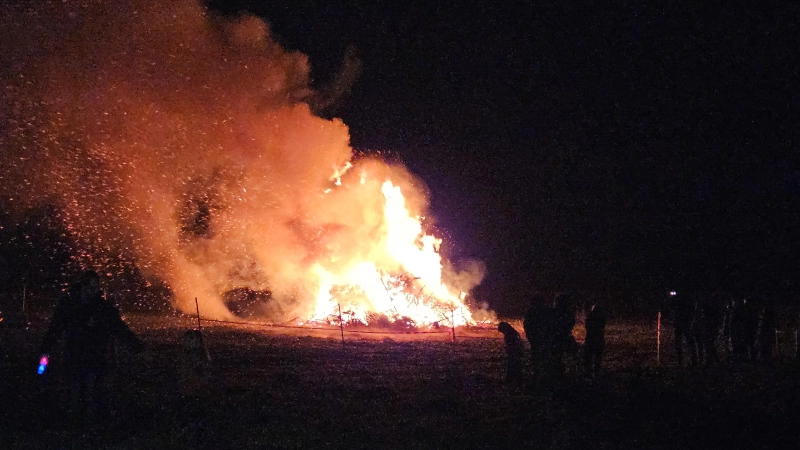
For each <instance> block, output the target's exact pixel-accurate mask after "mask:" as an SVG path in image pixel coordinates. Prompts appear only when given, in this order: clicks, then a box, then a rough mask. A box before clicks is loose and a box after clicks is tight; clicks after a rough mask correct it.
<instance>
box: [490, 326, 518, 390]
mask: <svg viewBox="0 0 800 450" xmlns="http://www.w3.org/2000/svg"><path fill="white" fill-rule="evenodd" d="M497 331H499V332H501V333H503V341H505V344H506V380H507V381H513V382H517V381H520V380H521V379H522V355H523V353H524V351H525V350H524V347H525V346H524V344H523V343H522V338H521V337H520V335H519V332H517V330H515V329H514V327H512V326H511V324H510V323H508V322H500V323H499V324H498V325H497Z"/></svg>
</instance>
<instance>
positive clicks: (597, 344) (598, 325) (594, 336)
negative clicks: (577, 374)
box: [583, 303, 606, 377]
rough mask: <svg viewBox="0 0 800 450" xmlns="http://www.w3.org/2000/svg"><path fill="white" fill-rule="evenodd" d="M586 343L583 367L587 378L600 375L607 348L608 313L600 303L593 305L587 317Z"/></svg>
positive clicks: (584, 345)
mask: <svg viewBox="0 0 800 450" xmlns="http://www.w3.org/2000/svg"><path fill="white" fill-rule="evenodd" d="M585 326H586V341H585V342H584V344H583V366H584V369H585V371H586V376H589V377H594V376H596V375H597V374H598V373H600V365H601V363H602V361H603V352H604V351H605V348H606V311H605V308H603V306H602V305H601V304H599V303H596V304H594V305H592V309H591V310H590V311H589V313H588V314H587V315H586V324H585Z"/></svg>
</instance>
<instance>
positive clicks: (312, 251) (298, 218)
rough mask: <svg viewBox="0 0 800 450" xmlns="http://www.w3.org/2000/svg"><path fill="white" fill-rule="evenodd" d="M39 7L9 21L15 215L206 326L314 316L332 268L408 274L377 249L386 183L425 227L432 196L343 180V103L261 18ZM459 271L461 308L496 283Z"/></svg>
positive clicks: (22, 9) (8, 162)
mask: <svg viewBox="0 0 800 450" xmlns="http://www.w3.org/2000/svg"><path fill="white" fill-rule="evenodd" d="M32 5H34V6H20V5H5V6H2V7H0V8H2V19H1V21H0V27H1V30H2V31H0V33H2V40H1V41H0V42H2V44H1V45H2V48H0V50H2V52H0V53H1V54H0V71H2V72H0V79H1V80H2V89H3V98H2V104H1V105H0V146H2V151H3V154H2V159H0V177H2V180H0V189H1V190H2V191H0V197H2V200H1V201H2V205H3V207H5V208H24V207H28V206H30V205H33V204H39V203H44V202H49V203H53V204H55V205H57V206H58V208H59V211H60V215H61V219H62V220H63V222H64V225H65V227H66V228H67V229H68V230H70V232H71V233H72V234H73V236H74V238H75V240H76V241H77V243H78V247H77V248H76V249H75V252H76V256H77V257H79V258H81V260H82V261H83V262H84V263H85V264H87V265H93V266H102V265H103V264H106V263H108V261H127V262H130V263H133V264H136V266H137V267H138V268H139V270H140V271H141V272H142V273H143V274H144V276H145V277H147V278H149V279H151V280H160V281H163V282H165V283H166V284H167V285H168V286H169V288H170V290H171V291H172V293H173V302H174V304H175V306H176V307H177V308H179V309H181V310H184V311H193V310H194V298H195V297H197V298H198V299H199V300H200V305H201V310H202V311H203V315H204V316H207V317H214V318H227V317H230V316H231V314H230V312H229V311H228V309H227V307H226V306H225V303H224V302H223V295H224V294H225V293H226V292H228V291H231V290H233V289H240V288H249V289H252V290H255V291H262V290H269V291H271V292H272V295H273V302H272V303H273V304H274V305H275V306H274V308H275V309H276V311H279V312H280V313H281V314H282V315H283V316H284V317H289V316H292V315H298V316H304V317H308V316H310V315H312V314H313V312H314V310H315V301H316V298H317V296H318V294H319V293H318V291H319V289H320V287H321V285H322V283H323V281H322V280H321V279H320V275H319V270H318V269H319V268H320V267H324V268H325V270H326V271H328V272H336V271H337V270H338V269H342V270H344V268H345V267H344V266H347V265H348V264H352V261H355V260H360V259H367V260H375V261H377V264H378V265H379V267H380V270H381V271H401V272H402V271H403V267H400V265H398V264H397V263H396V262H392V261H391V258H388V257H387V255H385V254H383V253H382V251H381V250H380V249H379V248H377V247H376V245H377V244H378V243H379V242H378V241H380V240H381V233H384V232H385V229H386V218H385V217H384V212H385V211H384V207H385V204H386V198H385V196H384V193H383V192H382V190H381V186H382V185H383V183H384V182H385V181H387V180H391V183H392V185H393V186H397V187H399V188H400V189H401V190H402V194H403V196H404V198H405V204H406V208H408V211H409V214H411V215H412V216H415V217H416V216H421V215H424V213H425V209H426V207H427V200H426V195H425V192H424V189H422V188H421V183H420V182H419V180H416V179H415V178H414V177H413V176H412V175H411V174H409V173H408V172H407V171H406V170H405V169H404V168H402V167H400V166H398V165H391V166H390V165H388V164H386V163H384V162H382V161H381V160H379V159H376V158H361V159H359V160H358V161H355V162H354V164H355V166H354V167H353V168H351V169H350V170H348V171H346V172H345V173H344V174H341V177H340V178H336V177H334V178H332V175H334V174H335V173H336V171H337V170H339V171H343V169H344V168H345V167H346V164H347V163H348V162H349V161H351V159H352V157H353V151H352V149H351V148H350V146H349V135H348V130H347V127H346V126H345V125H344V124H343V123H342V122H341V121H340V120H337V119H334V120H325V119H322V118H320V117H317V116H315V115H314V114H312V112H311V109H310V107H309V106H308V103H312V104H315V105H317V107H319V108H324V107H325V106H327V104H328V100H329V99H328V98H323V97H322V96H319V95H316V94H315V93H314V92H312V90H311V89H310V88H309V77H308V76H309V63H308V61H307V58H306V57H305V56H304V55H303V54H300V53H297V52H287V51H286V50H284V49H283V48H281V47H280V46H279V45H278V44H277V43H276V42H275V41H274V40H273V39H272V37H271V35H270V30H269V27H268V26H267V25H266V24H265V23H264V22H263V21H261V20H260V19H258V18H255V17H252V16H242V17H240V18H238V19H236V20H229V19H224V18H221V17H216V16H214V15H212V14H210V13H209V12H208V11H207V10H206V9H205V8H204V7H202V6H201V5H199V4H198V3H197V2H196V1H193V0H179V1H169V2H152V1H127V2H126V1H116V2H111V1H84V2H79V3H76V2H52V3H50V4H47V5H40V4H39V3H32ZM350 72H353V71H350ZM333 90H334V91H335V90H336V89H333ZM444 265H445V268H444V271H445V274H450V278H451V279H452V280H454V281H455V280H456V279H459V278H460V283H461V284H460V285H457V286H456V285H452V291H453V293H454V294H455V295H457V294H458V292H460V291H468V290H469V289H470V288H471V287H472V286H474V285H475V284H476V283H477V282H478V281H479V280H480V277H481V276H482V271H481V270H475V271H470V272H469V273H460V274H455V273H451V272H452V270H451V268H450V267H449V266H448V265H447V263H446V262H445V264H444ZM339 266H341V267H339ZM337 267H338V269H337ZM426 295H427V293H426Z"/></svg>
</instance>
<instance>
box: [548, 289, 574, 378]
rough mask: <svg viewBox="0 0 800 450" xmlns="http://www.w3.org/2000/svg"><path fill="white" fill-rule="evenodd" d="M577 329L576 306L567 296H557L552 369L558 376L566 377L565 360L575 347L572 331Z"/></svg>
mask: <svg viewBox="0 0 800 450" xmlns="http://www.w3.org/2000/svg"><path fill="white" fill-rule="evenodd" d="M574 327H575V304H574V303H573V302H572V299H571V298H570V297H569V296H568V295H565V294H559V295H558V296H556V299H555V305H554V308H553V328H552V331H551V332H552V334H551V339H552V341H553V344H552V345H553V355H552V363H551V364H552V365H551V367H550V368H551V369H552V370H553V374H554V375H557V376H562V375H564V358H565V356H566V353H567V351H568V350H570V349H572V348H573V347H574V346H575V338H574V337H572V329H573V328H574Z"/></svg>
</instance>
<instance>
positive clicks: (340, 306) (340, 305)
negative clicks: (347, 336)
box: [337, 303, 344, 345]
mask: <svg viewBox="0 0 800 450" xmlns="http://www.w3.org/2000/svg"><path fill="white" fill-rule="evenodd" d="M337 305H338V306H339V331H340V332H341V333H342V345H344V324H343V323H342V304H341V303H337Z"/></svg>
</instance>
